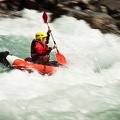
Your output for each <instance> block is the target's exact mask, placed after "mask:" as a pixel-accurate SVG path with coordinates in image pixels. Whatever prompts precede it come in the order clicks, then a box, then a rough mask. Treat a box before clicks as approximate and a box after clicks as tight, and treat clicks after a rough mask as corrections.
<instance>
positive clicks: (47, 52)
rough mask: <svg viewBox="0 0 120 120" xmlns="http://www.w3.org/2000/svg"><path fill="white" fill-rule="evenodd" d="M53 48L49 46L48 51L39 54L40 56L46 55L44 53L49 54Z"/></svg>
mask: <svg viewBox="0 0 120 120" xmlns="http://www.w3.org/2000/svg"><path fill="white" fill-rule="evenodd" d="M51 50H52V48H51V47H49V50H47V51H46V52H44V53H42V54H39V55H40V56H44V55H49V53H50V52H51Z"/></svg>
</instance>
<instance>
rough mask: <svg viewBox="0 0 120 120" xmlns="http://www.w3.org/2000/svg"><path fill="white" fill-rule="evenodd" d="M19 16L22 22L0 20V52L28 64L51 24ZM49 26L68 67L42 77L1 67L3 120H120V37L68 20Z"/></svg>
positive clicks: (30, 14) (34, 15)
mask: <svg viewBox="0 0 120 120" xmlns="http://www.w3.org/2000/svg"><path fill="white" fill-rule="evenodd" d="M21 12H22V14H23V16H24V18H9V17H2V18H0V52H1V51H9V52H10V53H11V54H13V55H16V56H18V57H20V58H23V59H24V58H25V57H29V56H30V44H31V41H32V39H33V38H34V37H35V34H36V32H38V31H47V25H46V24H45V23H44V22H43V19H42V13H39V12H37V11H34V10H27V9H25V10H23V11H21ZM49 15H50V13H49ZM49 17H50V16H49ZM49 25H50V27H51V30H52V34H53V36H54V39H55V41H56V43H57V46H58V49H59V51H60V52H61V53H62V54H63V55H64V56H65V57H66V59H67V65H66V67H65V68H60V69H58V70H57V71H56V72H55V73H54V74H53V75H51V76H48V75H45V76H42V75H41V74H39V73H38V72H36V71H35V72H33V73H28V72H27V71H21V70H17V69H13V70H9V69H8V68H6V67H5V66H3V65H2V64H0V120H119V119H120V107H119V106H120V94H119V89H120V87H119V85H120V74H119V72H120V37H119V36H116V35H114V34H103V33H101V32H100V31H99V30H98V29H92V28H90V26H89V24H87V23H86V22H85V21H83V20H76V19H75V18H72V17H68V16H61V18H58V19H56V20H55V21H54V22H53V23H49ZM52 45H53V41H52V38H51V39H50V43H49V46H52ZM55 53H56V51H55V50H54V51H52V53H51V59H52V60H54V59H55Z"/></svg>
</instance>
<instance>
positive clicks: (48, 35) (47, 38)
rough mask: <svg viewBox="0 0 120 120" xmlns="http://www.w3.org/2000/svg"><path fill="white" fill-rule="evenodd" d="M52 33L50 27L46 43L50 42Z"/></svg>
mask: <svg viewBox="0 0 120 120" xmlns="http://www.w3.org/2000/svg"><path fill="white" fill-rule="evenodd" d="M50 33H51V29H50V28H49V27H48V31H47V35H48V36H47V38H46V44H48V43H49V39H50Z"/></svg>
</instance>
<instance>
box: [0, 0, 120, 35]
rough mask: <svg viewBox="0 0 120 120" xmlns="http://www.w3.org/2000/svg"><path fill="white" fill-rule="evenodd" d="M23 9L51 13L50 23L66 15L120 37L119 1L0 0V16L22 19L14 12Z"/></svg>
mask: <svg viewBox="0 0 120 120" xmlns="http://www.w3.org/2000/svg"><path fill="white" fill-rule="evenodd" d="M24 8H27V9H34V10H37V11H40V12H42V11H44V10H46V11H48V12H51V13H52V15H51V22H52V21H54V20H55V19H56V18H59V17H60V16H61V15H68V16H73V17H75V18H76V19H78V20H80V19H83V20H85V21H86V22H87V23H89V24H90V26H91V27H92V28H95V29H99V30H101V32H103V33H114V34H117V35H120V0H0V14H1V15H9V16H13V17H22V15H20V14H18V13H19V12H18V13H17V14H16V12H14V11H21V10H23V9H24ZM11 13H12V14H11Z"/></svg>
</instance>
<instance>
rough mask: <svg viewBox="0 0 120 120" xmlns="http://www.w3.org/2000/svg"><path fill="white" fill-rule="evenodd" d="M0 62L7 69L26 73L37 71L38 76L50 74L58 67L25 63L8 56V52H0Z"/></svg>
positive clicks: (22, 60)
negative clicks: (10, 68) (11, 68)
mask: <svg viewBox="0 0 120 120" xmlns="http://www.w3.org/2000/svg"><path fill="white" fill-rule="evenodd" d="M0 62H1V63H2V64H4V65H6V66H7V67H13V68H16V69H20V70H26V71H28V72H33V71H35V70H36V71H38V72H39V73H40V74H52V73H54V72H55V71H56V69H57V68H58V67H59V66H58V67H57V66H51V65H43V64H36V63H33V62H29V61H26V60H24V59H21V58H19V57H17V56H14V55H10V54H9V52H7V51H5V52H0Z"/></svg>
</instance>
